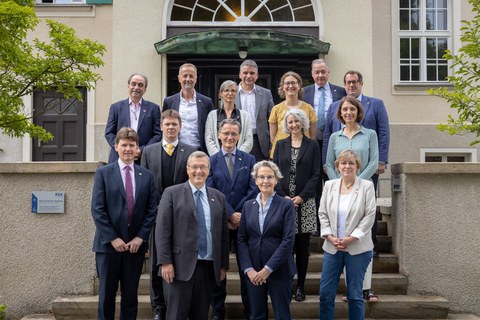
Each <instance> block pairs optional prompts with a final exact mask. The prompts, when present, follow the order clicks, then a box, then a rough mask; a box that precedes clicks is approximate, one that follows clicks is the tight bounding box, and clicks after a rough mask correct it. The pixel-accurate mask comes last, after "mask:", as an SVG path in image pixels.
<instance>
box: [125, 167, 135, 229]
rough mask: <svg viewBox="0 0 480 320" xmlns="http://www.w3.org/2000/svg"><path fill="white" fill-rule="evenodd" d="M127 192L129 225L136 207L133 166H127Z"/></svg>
mask: <svg viewBox="0 0 480 320" xmlns="http://www.w3.org/2000/svg"><path fill="white" fill-rule="evenodd" d="M124 169H125V194H126V195H127V212H128V213H127V220H128V225H129V226H130V224H131V223H132V218H133V209H134V207H135V200H134V199H133V183H132V175H131V174H130V171H131V170H132V168H130V167H129V166H126V167H125V168H124Z"/></svg>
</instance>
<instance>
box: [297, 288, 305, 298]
mask: <svg viewBox="0 0 480 320" xmlns="http://www.w3.org/2000/svg"><path fill="white" fill-rule="evenodd" d="M295 301H305V292H304V291H303V288H297V293H295Z"/></svg>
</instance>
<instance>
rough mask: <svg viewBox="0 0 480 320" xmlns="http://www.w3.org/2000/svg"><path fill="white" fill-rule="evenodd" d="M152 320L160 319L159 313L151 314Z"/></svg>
mask: <svg viewBox="0 0 480 320" xmlns="http://www.w3.org/2000/svg"><path fill="white" fill-rule="evenodd" d="M152 320H162V318H161V317H160V315H159V314H158V313H155V314H154V315H153V318H152Z"/></svg>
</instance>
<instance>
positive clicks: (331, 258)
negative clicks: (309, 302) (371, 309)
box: [318, 150, 376, 320]
mask: <svg viewBox="0 0 480 320" xmlns="http://www.w3.org/2000/svg"><path fill="white" fill-rule="evenodd" d="M335 166H336V168H337V170H338V171H339V172H340V179H335V180H329V181H327V182H326V183H325V187H324V188H323V193H322V198H321V201H320V208H319V210H318V215H319V219H320V224H321V236H322V238H324V239H325V240H326V241H325V242H324V244H323V250H324V252H325V254H324V260H323V267H322V277H321V280H320V320H333V319H334V317H335V296H336V293H337V288H338V282H339V280H340V275H341V274H342V271H343V268H344V267H345V270H346V279H347V297H348V314H349V319H356V320H359V319H364V314H365V312H364V311H365V310H364V309H365V306H364V301H363V292H362V285H363V279H364V277H365V272H366V270H367V267H368V264H369V263H370V260H371V259H372V250H373V242H372V237H371V234H370V232H371V229H372V225H373V222H374V219H375V210H376V200H375V189H374V187H373V182H371V181H369V180H365V179H362V178H359V177H357V176H356V172H357V170H358V168H360V167H361V163H360V157H359V156H358V155H357V154H356V153H355V152H354V151H352V150H344V151H342V152H341V153H340V155H339V156H338V158H337V160H336V161H335Z"/></svg>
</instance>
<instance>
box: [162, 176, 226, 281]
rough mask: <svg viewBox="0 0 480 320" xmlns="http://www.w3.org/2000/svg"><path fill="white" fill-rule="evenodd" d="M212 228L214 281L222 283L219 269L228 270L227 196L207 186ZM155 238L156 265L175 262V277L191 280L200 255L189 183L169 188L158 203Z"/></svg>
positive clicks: (195, 214) (193, 204)
mask: <svg viewBox="0 0 480 320" xmlns="http://www.w3.org/2000/svg"><path fill="white" fill-rule="evenodd" d="M207 197H208V200H209V201H208V202H209V205H210V214H211V223H212V224H211V230H212V247H213V248H212V255H213V268H214V272H215V280H216V281H217V284H218V285H219V284H220V268H224V269H228V263H229V260H228V259H229V257H228V250H229V249H228V228H227V220H228V217H227V210H226V207H227V206H226V203H225V202H226V201H225V196H224V195H223V194H222V193H221V192H220V191H218V190H215V189H213V188H210V187H207ZM156 225H157V226H156V228H155V241H156V245H157V264H158V265H161V264H168V263H173V267H174V270H175V279H176V280H179V281H188V280H190V279H191V277H192V275H193V272H194V271H195V265H196V263H197V256H198V238H199V237H198V222H197V211H196V207H195V200H194V199H193V194H192V190H191V188H190V185H189V183H188V181H187V182H185V183H182V184H177V185H174V186H171V187H168V188H166V189H165V190H164V191H163V195H162V199H161V200H160V205H159V206H158V215H157V223H156Z"/></svg>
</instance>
